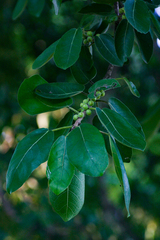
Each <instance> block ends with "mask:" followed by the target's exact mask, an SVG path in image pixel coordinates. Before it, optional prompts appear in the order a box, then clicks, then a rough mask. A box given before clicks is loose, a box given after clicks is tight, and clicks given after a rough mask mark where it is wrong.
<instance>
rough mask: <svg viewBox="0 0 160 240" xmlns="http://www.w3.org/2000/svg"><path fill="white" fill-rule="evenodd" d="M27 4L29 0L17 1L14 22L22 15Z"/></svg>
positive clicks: (13, 15) (13, 16)
mask: <svg viewBox="0 0 160 240" xmlns="http://www.w3.org/2000/svg"><path fill="white" fill-rule="evenodd" d="M27 3H28V0H18V1H17V3H16V6H15V8H14V10H13V14H12V19H13V20H15V19H17V18H18V17H19V16H20V15H21V14H22V12H23V11H24V9H25V7H26V5H27Z"/></svg>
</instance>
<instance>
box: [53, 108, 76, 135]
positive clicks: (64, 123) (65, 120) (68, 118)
mask: <svg viewBox="0 0 160 240" xmlns="http://www.w3.org/2000/svg"><path fill="white" fill-rule="evenodd" d="M72 122H73V112H71V111H70V112H68V113H67V114H66V115H65V116H64V118H63V119H62V120H61V121H60V122H59V124H58V125H57V127H56V128H61V127H64V126H71V125H72ZM69 130H70V129H69V128H66V129H61V130H58V131H54V138H55V139H57V138H58V137H60V136H61V135H66V134H67V133H68V132H69Z"/></svg>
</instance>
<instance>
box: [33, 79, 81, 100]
mask: <svg viewBox="0 0 160 240" xmlns="http://www.w3.org/2000/svg"><path fill="white" fill-rule="evenodd" d="M83 90H84V86H83V85H81V84H78V83H70V82H54V83H46V84H42V85H39V86H37V87H36V88H35V94H36V95H38V96H40V97H43V98H48V99H63V98H68V97H73V96H75V95H78V94H80V93H81V92H83Z"/></svg>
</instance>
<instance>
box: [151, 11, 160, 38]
mask: <svg viewBox="0 0 160 240" xmlns="http://www.w3.org/2000/svg"><path fill="white" fill-rule="evenodd" d="M149 13H150V18H151V23H152V24H151V26H152V29H153V32H154V33H155V35H156V37H157V38H159V39H160V22H159V21H158V19H157V18H156V16H155V15H154V14H153V13H152V11H150V12H149Z"/></svg>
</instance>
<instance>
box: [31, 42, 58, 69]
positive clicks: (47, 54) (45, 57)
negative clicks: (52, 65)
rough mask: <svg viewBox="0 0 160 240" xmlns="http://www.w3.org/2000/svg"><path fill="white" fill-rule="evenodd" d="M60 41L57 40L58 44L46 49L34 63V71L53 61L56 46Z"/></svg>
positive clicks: (55, 43)
mask: <svg viewBox="0 0 160 240" xmlns="http://www.w3.org/2000/svg"><path fill="white" fill-rule="evenodd" d="M58 42H59V40H57V41H56V42H54V43H52V44H51V45H50V46H49V47H48V48H46V49H45V50H44V51H43V52H42V53H41V54H40V55H39V56H38V57H37V58H36V60H35V61H34V63H33V65H32V68H33V69H37V68H40V67H42V66H43V65H45V64H46V63H47V62H48V61H49V60H51V58H52V57H53V55H54V52H55V49H56V46H57V44H58Z"/></svg>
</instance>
